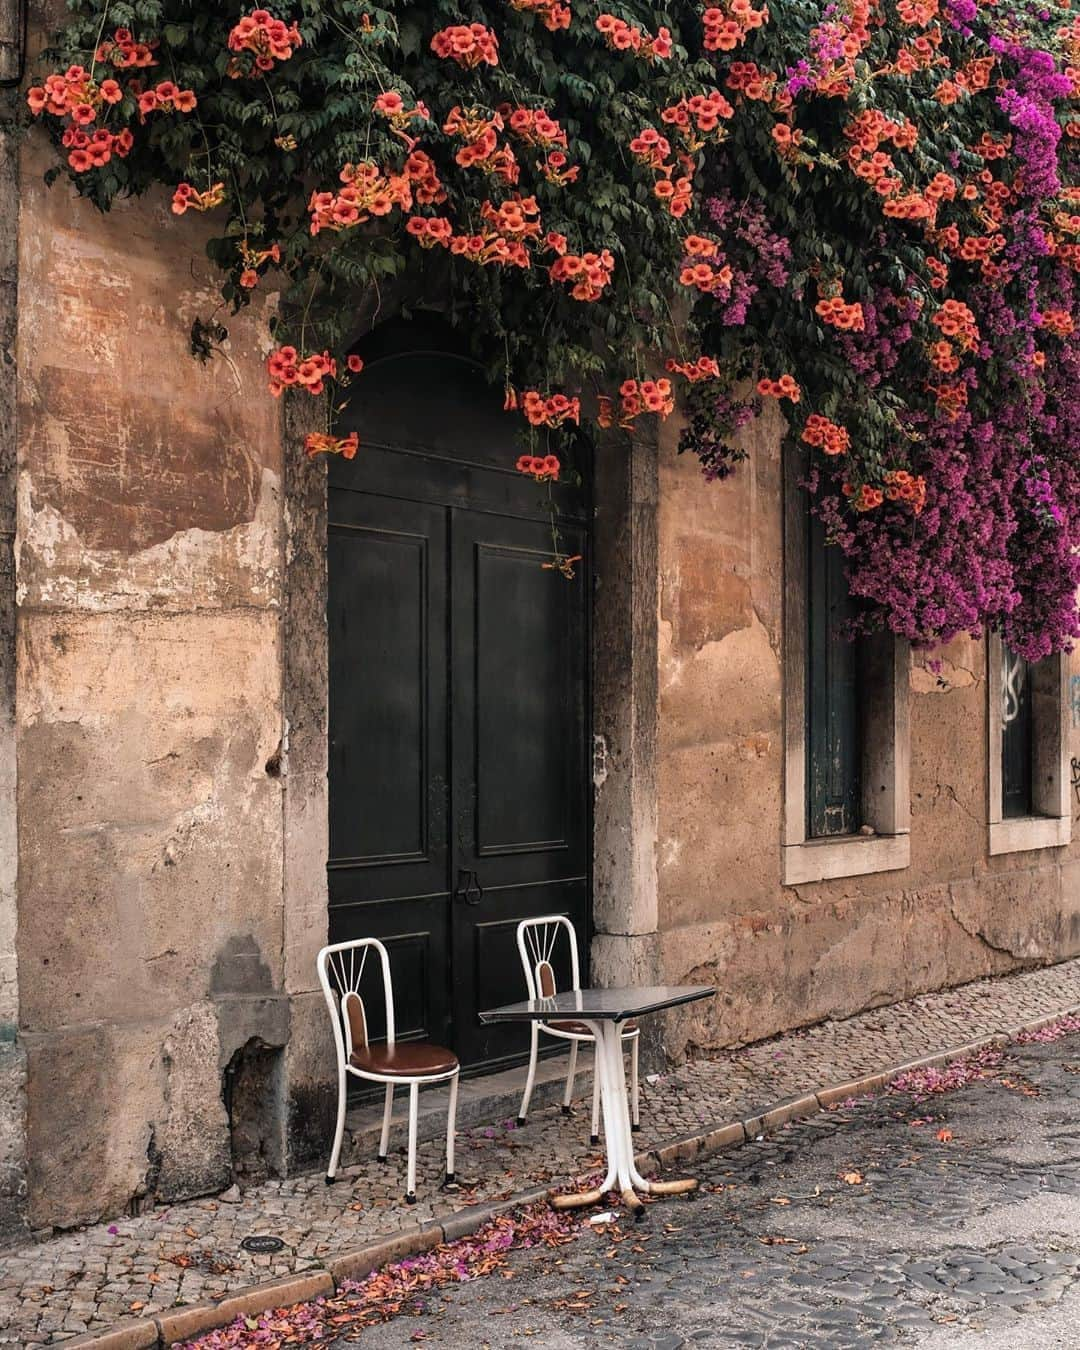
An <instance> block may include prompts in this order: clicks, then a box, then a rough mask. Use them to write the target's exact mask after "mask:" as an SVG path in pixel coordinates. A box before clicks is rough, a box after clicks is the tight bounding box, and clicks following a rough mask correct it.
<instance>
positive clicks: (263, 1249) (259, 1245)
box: [240, 1233, 285, 1256]
mask: <svg viewBox="0 0 1080 1350" xmlns="http://www.w3.org/2000/svg"><path fill="white" fill-rule="evenodd" d="M240 1246H241V1247H243V1249H244V1251H246V1252H254V1253H255V1254H256V1255H257V1256H269V1254H270V1253H271V1252H279V1251H281V1249H282V1247H284V1246H285V1244H284V1242H282V1240H281V1238H279V1237H270V1235H269V1234H268V1233H252V1235H251V1237H246V1238H244V1240H243V1242H241V1243H240Z"/></svg>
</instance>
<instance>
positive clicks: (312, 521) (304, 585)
mask: <svg viewBox="0 0 1080 1350" xmlns="http://www.w3.org/2000/svg"><path fill="white" fill-rule="evenodd" d="M321 413H322V405H321V403H319V402H317V401H316V400H314V399H310V398H307V397H306V396H304V395H299V396H298V397H296V398H292V399H287V400H286V409H285V456H284V484H285V586H284V596H283V610H284V612H283V616H282V623H283V651H284V660H283V666H284V670H283V676H284V690H283V696H284V709H285V744H284V754H283V756H282V776H283V780H284V787H285V799H284V805H285V821H284V826H285V830H284V845H285V860H284V900H285V913H284V927H285V942H284V947H285V988H286V991H287V993H288V995H289V1004H290V1010H291V1025H290V1035H289V1045H288V1049H287V1053H286V1084H287V1085H286V1093H287V1100H286V1114H285V1117H284V1123H285V1130H286V1134H285V1150H286V1157H287V1159H288V1165H289V1168H290V1170H296V1168H297V1167H301V1166H304V1165H306V1164H308V1163H310V1162H312V1161H313V1160H314V1159H316V1158H321V1157H322V1156H323V1155H324V1153H325V1150H326V1148H327V1147H328V1145H327V1140H328V1139H330V1137H331V1134H332V1131H333V1113H334V1109H335V1106H336V1085H335V1081H334V1075H335V1060H334V1046H333V1040H332V1037H331V1032H330V1019H329V1017H328V1016H327V1012H326V1004H325V1002H324V1000H323V995H322V991H321V989H320V988H319V982H318V978H317V976H316V973H315V958H316V957H317V956H318V953H319V948H320V947H322V946H323V945H324V944H325V942H326V937H327V929H328V918H327V890H326V858H327V854H328V852H329V838H328V835H329V823H328V822H329V812H328V803H327V792H328V785H327V719H328V679H329V676H328V659H329V658H328V641H327V631H326V587H327V571H326V463H325V459H320V460H316V461H314V462H312V461H310V460H308V459H306V458H305V456H304V453H303V449H302V446H303V441H304V436H305V434H306V433H307V432H309V431H318V430H320V429H321V426H320V415H321Z"/></svg>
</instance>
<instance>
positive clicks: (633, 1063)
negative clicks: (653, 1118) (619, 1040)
mask: <svg viewBox="0 0 1080 1350" xmlns="http://www.w3.org/2000/svg"><path fill="white" fill-rule="evenodd" d="M640 1044H641V1037H640V1036H635V1037H634V1039H633V1040H632V1041H631V1042H630V1109H631V1112H632V1120H633V1123H632V1124H631V1126H630V1128H631V1129H632V1130H640V1129H641V1092H640V1084H639V1083H638V1046H639V1045H640Z"/></svg>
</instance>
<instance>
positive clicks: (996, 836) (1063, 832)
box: [990, 816, 1072, 854]
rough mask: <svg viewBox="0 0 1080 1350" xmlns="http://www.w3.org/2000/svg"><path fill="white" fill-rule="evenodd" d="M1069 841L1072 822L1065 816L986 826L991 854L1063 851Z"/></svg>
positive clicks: (1000, 822)
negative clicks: (1049, 849) (1044, 849)
mask: <svg viewBox="0 0 1080 1350" xmlns="http://www.w3.org/2000/svg"><path fill="white" fill-rule="evenodd" d="M1071 839H1072V820H1071V818H1070V817H1069V816H1017V817H1015V818H1014V819H1012V820H995V821H991V823H990V852H991V854H996V853H1024V852H1027V851H1029V850H1031V849H1038V848H1064V847H1065V845H1066V844H1068V843H1069V842H1070V841H1071Z"/></svg>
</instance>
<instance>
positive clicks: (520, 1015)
mask: <svg viewBox="0 0 1080 1350" xmlns="http://www.w3.org/2000/svg"><path fill="white" fill-rule="evenodd" d="M715 993H716V990H715V989H713V988H712V987H711V986H708V985H689V984H684V985H659V986H656V987H653V988H648V989H577V990H568V991H567V992H566V993H562V994H555V995H554V996H553V997H552V998H534V999H527V1000H526V1001H525V1002H523V1003H508V1004H506V1005H505V1006H504V1007H502V1008H489V1009H488V1010H487V1011H486V1012H482V1013H481V1014H480V1021H481V1022H550V1021H568V1020H573V1021H577V1022H584V1024H585V1025H586V1026H587V1027H588V1028H589V1030H590V1031H591V1032H592V1034H593V1036H594V1037H595V1039H596V1070H595V1071H596V1073H597V1074H599V1076H600V1104H601V1108H602V1111H603V1119H604V1146H605V1149H606V1151H607V1173H606V1175H605V1176H604V1180H603V1181H602V1182H601V1184H600V1185H599V1186H598V1187H596V1189H595V1190H591V1191H575V1192H571V1193H570V1194H567V1195H557V1196H555V1198H554V1199H553V1200H552V1202H551V1203H552V1204H553V1205H554V1206H555V1207H556V1208H557V1209H576V1208H580V1207H584V1206H585V1205H595V1204H597V1203H599V1201H600V1200H601V1199H603V1197H604V1196H605V1195H606V1194H607V1192H608V1191H611V1190H617V1191H618V1192H619V1193H620V1194H621V1196H622V1199H623V1203H624V1204H625V1205H626V1206H627V1208H628V1209H630V1210H631V1211H632V1212H633V1214H634V1217H635V1218H638V1219H640V1218H641V1217H642V1215H643V1213H644V1206H643V1205H642V1203H641V1200H640V1198H639V1192H640V1193H641V1194H644V1195H682V1194H685V1193H686V1192H687V1191H692V1190H694V1189H695V1188H696V1186H697V1182H696V1181H695V1180H694V1179H693V1178H691V1177H687V1178H684V1179H683V1180H680V1181H646V1180H645V1178H644V1177H643V1176H642V1175H641V1173H640V1172H639V1171H638V1170H637V1168H636V1167H635V1166H634V1145H633V1136H632V1134H631V1131H630V1105H629V1102H628V1101H627V1096H626V1072H625V1070H624V1068H623V1046H622V1035H621V1032H620V1030H619V1024H620V1023H621V1022H625V1021H626V1020H627V1019H628V1018H631V1017H633V1018H640V1017H644V1016H647V1015H648V1014H649V1013H654V1012H662V1011H663V1010H664V1009H665V1008H676V1007H678V1006H679V1005H680V1004H683V1003H694V1002H696V1001H697V1000H698V999H703V998H712V997H713V995H714V994H715Z"/></svg>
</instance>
